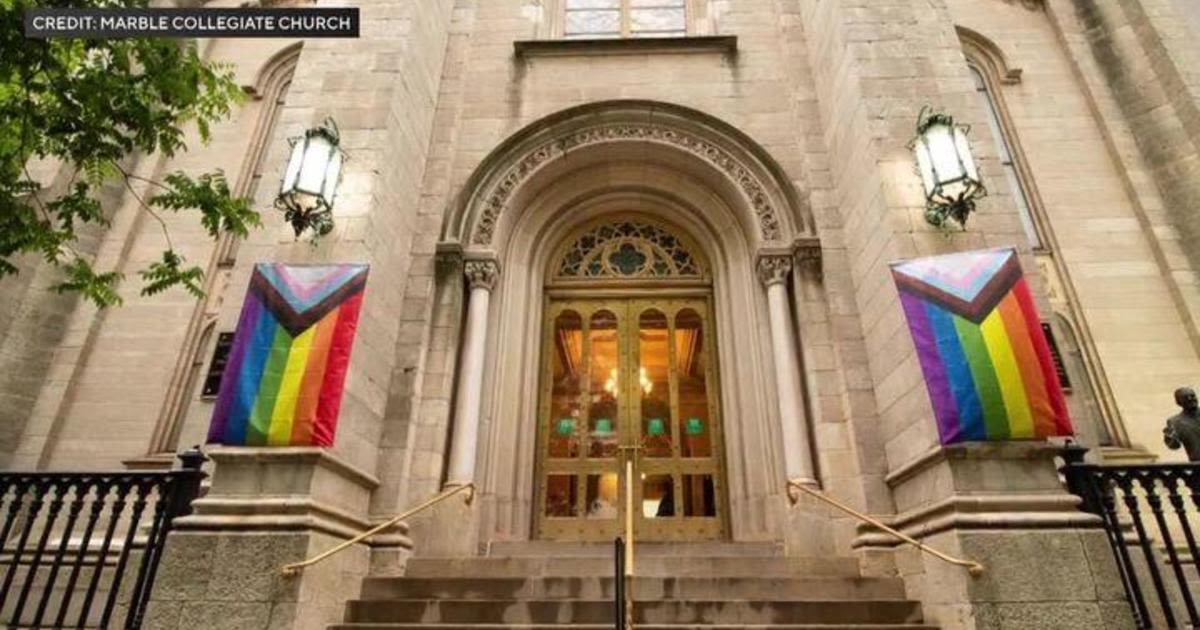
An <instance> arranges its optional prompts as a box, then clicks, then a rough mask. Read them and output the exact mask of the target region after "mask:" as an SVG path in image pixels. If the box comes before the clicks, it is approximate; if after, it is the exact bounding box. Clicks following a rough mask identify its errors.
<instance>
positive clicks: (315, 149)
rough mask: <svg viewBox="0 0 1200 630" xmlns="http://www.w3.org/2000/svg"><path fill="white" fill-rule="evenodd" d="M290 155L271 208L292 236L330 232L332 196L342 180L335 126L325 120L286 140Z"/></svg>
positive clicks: (337, 135)
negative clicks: (281, 213)
mask: <svg viewBox="0 0 1200 630" xmlns="http://www.w3.org/2000/svg"><path fill="white" fill-rule="evenodd" d="M288 142H289V143H290V144H291V146H292V155H291V158H290V159H288V165H287V169H286V170H285V171H284V173H283V183H282V184H281V185H280V188H279V196H278V197H276V198H275V207H276V208H279V209H280V210H283V212H284V219H286V220H287V222H288V223H290V224H291V225H292V229H293V230H295V231H296V236H300V234H301V233H303V232H304V231H305V230H307V229H311V230H312V231H313V233H314V234H315V235H317V236H325V235H326V234H328V233H329V232H330V231H332V230H333V196H334V195H335V194H336V193H337V187H338V183H339V181H340V179H341V176H342V162H343V161H344V160H345V157H346V156H345V154H344V153H343V152H342V150H341V149H340V148H339V146H338V145H339V144H340V142H341V137H340V136H339V134H338V128H337V125H336V124H334V122H333V120H332V119H329V118H326V119H325V122H324V123H322V124H321V125H320V126H319V127H314V128H312V129H309V130H307V131H305V132H304V135H302V136H296V137H295V138H289V139H288Z"/></svg>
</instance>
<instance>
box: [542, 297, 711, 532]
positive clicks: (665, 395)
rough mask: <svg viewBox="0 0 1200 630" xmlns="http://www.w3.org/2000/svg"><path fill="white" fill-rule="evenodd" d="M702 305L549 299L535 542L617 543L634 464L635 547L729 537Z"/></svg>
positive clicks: (703, 301)
mask: <svg viewBox="0 0 1200 630" xmlns="http://www.w3.org/2000/svg"><path fill="white" fill-rule="evenodd" d="M709 313H710V311H709V304H708V299H707V298H706V297H689V298H666V299H644V298H636V299H588V300H581V299H572V300H558V299H553V300H550V301H549V303H548V304H547V308H546V321H545V328H544V330H545V331H546V335H547V336H546V338H545V340H544V346H543V349H544V360H543V369H542V375H541V376H542V378H541V404H540V407H539V418H540V422H539V429H538V457H537V460H538V472H537V484H538V493H537V500H538V503H537V510H538V514H537V529H538V531H537V534H538V536H539V537H540V538H544V539H552V540H583V541H598V540H612V539H613V537H615V536H618V535H620V534H621V531H622V528H623V524H624V522H625V511H626V497H625V488H626V480H625V475H626V463H627V462H628V461H630V460H632V461H633V464H634V465H633V471H634V472H633V475H634V483H633V488H634V492H633V494H634V496H633V501H632V505H633V512H634V527H635V535H636V537H637V538H638V539H639V540H712V539H719V538H722V537H724V535H725V522H726V520H727V518H726V514H725V509H726V508H725V505H726V502H725V501H724V498H723V497H724V487H723V486H724V484H723V479H722V474H723V466H722V463H721V453H722V452H723V448H722V443H721V422H720V417H719V413H718V410H719V408H720V405H719V393H718V391H717V378H716V374H715V372H714V361H713V351H712V345H713V344H712V339H713V337H714V332H713V330H712V328H713V327H712V322H711V318H710V315H709Z"/></svg>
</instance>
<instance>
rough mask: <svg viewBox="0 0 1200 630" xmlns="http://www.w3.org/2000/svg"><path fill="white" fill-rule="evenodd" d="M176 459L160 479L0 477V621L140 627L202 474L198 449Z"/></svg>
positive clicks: (153, 475)
mask: <svg viewBox="0 0 1200 630" xmlns="http://www.w3.org/2000/svg"><path fill="white" fill-rule="evenodd" d="M179 459H180V460H181V461H182V462H183V466H182V469H181V470H174V471H169V472H118V473H70V472H27V473H22V472H8V473H0V624H4V627H7V628H110V627H123V628H126V629H135V628H140V627H141V624H142V617H143V615H144V614H145V610H146V604H147V602H148V601H149V599H150V589H151V588H152V586H153V584H154V576H155V572H156V571H157V569H158V561H159V558H160V557H161V555H162V550H163V545H164V543H165V542H166V537H167V533H168V532H170V530H171V525H172V522H173V521H174V519H175V518H176V517H178V516H182V515H185V514H188V513H190V510H191V502H192V500H193V499H195V498H196V496H197V493H198V492H199V489H200V481H201V479H202V478H203V476H204V474H203V473H202V472H200V466H201V464H202V463H203V462H204V456H203V455H202V454H201V453H200V452H199V451H198V450H192V451H189V452H187V453H184V454H182V455H180V456H179ZM118 624H121V625H118Z"/></svg>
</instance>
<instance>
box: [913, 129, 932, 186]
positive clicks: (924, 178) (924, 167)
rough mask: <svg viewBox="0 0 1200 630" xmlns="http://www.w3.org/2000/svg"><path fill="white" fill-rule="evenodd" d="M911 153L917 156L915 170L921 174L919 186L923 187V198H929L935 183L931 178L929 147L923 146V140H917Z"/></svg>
mask: <svg viewBox="0 0 1200 630" xmlns="http://www.w3.org/2000/svg"><path fill="white" fill-rule="evenodd" d="M913 151H914V152H916V154H917V170H918V171H919V172H920V173H921V185H923V186H924V187H925V196H926V197H929V196H930V195H932V194H933V193H934V190H935V187H936V186H937V182H936V181H934V178H933V162H932V158H930V157H929V146H928V145H926V144H925V139H924V138H919V139H917V142H916V144H915V145H914V146H913Z"/></svg>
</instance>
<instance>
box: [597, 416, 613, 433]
mask: <svg viewBox="0 0 1200 630" xmlns="http://www.w3.org/2000/svg"><path fill="white" fill-rule="evenodd" d="M612 430H613V429H612V420H610V419H609V418H597V419H596V435H608V434H609V433H612Z"/></svg>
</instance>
